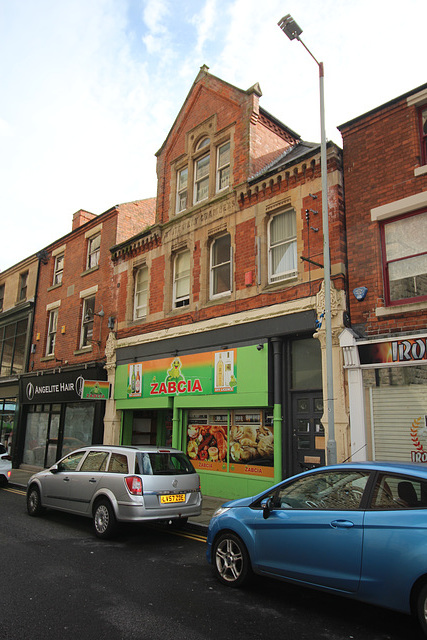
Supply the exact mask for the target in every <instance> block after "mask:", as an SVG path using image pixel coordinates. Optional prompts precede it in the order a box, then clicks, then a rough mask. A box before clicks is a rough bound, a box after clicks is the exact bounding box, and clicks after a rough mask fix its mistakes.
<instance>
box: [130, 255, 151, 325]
mask: <svg viewBox="0 0 427 640" xmlns="http://www.w3.org/2000/svg"><path fill="white" fill-rule="evenodd" d="M143 272H144V273H145V274H146V278H145V279H144V280H143V284H145V286H144V287H140V284H141V283H140V281H139V274H141V273H143ZM148 285H149V281H148V267H147V265H146V264H143V265H141V266H140V267H138V269H137V270H136V271H135V285H134V294H133V319H134V320H141V319H143V318H146V317H147V313H148ZM138 287H140V288H138ZM142 294H145V304H138V302H139V298H138V296H140V295H142Z"/></svg>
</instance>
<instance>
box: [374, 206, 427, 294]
mask: <svg viewBox="0 0 427 640" xmlns="http://www.w3.org/2000/svg"><path fill="white" fill-rule="evenodd" d="M411 222H412V224H413V225H416V224H417V223H419V226H420V228H419V231H418V232H417V229H413V230H412V231H409V228H410V225H411ZM423 223H424V224H423ZM426 224H427V209H425V210H424V211H415V212H413V213H411V214H404V215H403V216H400V217H397V218H389V219H387V220H384V221H383V222H382V224H381V240H382V248H383V252H382V259H383V279H384V286H385V302H386V305H387V306H396V305H403V304H408V303H411V302H415V303H417V302H423V301H424V302H425V300H426V299H427V295H426V294H425V293H424V294H423V293H418V294H417V291H416V289H417V277H419V278H420V279H421V280H424V279H425V277H426V273H425V272H422V271H419V270H417V269H419V267H417V266H414V264H415V265H417V262H416V261H418V262H421V266H423V265H422V263H423V262H424V263H425V262H426V258H427V252H426V251H423V250H422V249H423V248H424V247H425V244H424V245H423V242H425V240H424V235H423V231H424V229H423V226H424V227H425V226H426ZM404 227H406V229H407V231H406V233H407V234H408V239H407V240H405V231H404V229H403V228H404ZM393 228H395V229H396V228H397V232H396V231H395V232H394V233H393V231H391V232H390V230H392V229H393ZM390 234H391V235H390ZM387 236H389V238H388V239H389V243H387ZM398 238H399V241H398V240H397V239H398ZM417 240H420V243H419V246H418V247H417V246H416V244H417ZM411 242H415V244H411ZM414 269H415V271H414ZM393 271H394V273H395V275H396V274H399V271H400V275H401V278H398V277H396V278H393V277H392V272H393ZM410 279H412V280H413V283H414V295H413V296H410V295H407V296H406V297H397V296H393V289H392V283H393V281H395V280H396V281H399V280H410Z"/></svg>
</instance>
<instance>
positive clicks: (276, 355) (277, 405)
mask: <svg viewBox="0 0 427 640" xmlns="http://www.w3.org/2000/svg"><path fill="white" fill-rule="evenodd" d="M271 343H272V345H273V380H274V389H273V405H274V406H273V427H274V482H275V483H277V482H280V480H282V425H283V407H282V340H281V339H280V338H272V339H271Z"/></svg>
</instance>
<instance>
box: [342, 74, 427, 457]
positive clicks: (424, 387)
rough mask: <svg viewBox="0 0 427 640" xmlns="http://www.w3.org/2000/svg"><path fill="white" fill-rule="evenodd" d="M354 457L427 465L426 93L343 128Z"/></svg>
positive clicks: (345, 341)
mask: <svg viewBox="0 0 427 640" xmlns="http://www.w3.org/2000/svg"><path fill="white" fill-rule="evenodd" d="M339 130H340V131H341V134H342V137H343V156H344V186H345V203H346V205H345V206H346V229H347V254H348V286H349V310H350V317H351V324H352V331H345V332H344V334H343V335H342V337H341V344H342V346H343V348H344V352H345V356H346V360H345V363H346V370H347V377H348V384H349V397H350V413H351V431H352V452H353V454H354V455H353V458H354V457H355V456H356V457H359V458H363V459H366V458H373V459H378V460H381V459H397V460H411V459H412V460H422V461H426V460H427V438H426V434H427V430H426V427H427V424H426V414H427V402H426V398H427V368H426V366H425V365H426V364H427V332H426V326H427V240H426V236H427V152H426V151H427V143H426V141H427V85H423V86H422V87H418V88H417V89H414V90H412V91H410V92H408V93H407V94H405V95H403V96H399V97H398V98H395V99H394V100H391V101H390V102H388V103H386V104H384V105H381V106H379V107H377V108H376V109H373V110H372V111H370V112H369V113H366V114H364V115H361V116H359V117H358V118H355V119H354V120H352V121H350V122H347V123H345V124H343V125H341V126H340V127H339Z"/></svg>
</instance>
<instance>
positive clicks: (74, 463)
mask: <svg viewBox="0 0 427 640" xmlns="http://www.w3.org/2000/svg"><path fill="white" fill-rule="evenodd" d="M85 453H86V451H74V453H70V455H69V456H67V457H66V458H64V459H63V460H61V462H60V463H59V464H58V470H59V471H75V470H76V469H77V467H78V465H79V462H80V460H81V459H82V458H83V456H84V455H85Z"/></svg>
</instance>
